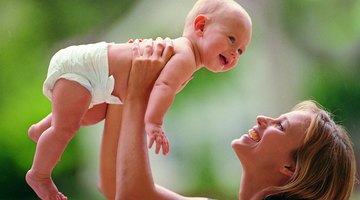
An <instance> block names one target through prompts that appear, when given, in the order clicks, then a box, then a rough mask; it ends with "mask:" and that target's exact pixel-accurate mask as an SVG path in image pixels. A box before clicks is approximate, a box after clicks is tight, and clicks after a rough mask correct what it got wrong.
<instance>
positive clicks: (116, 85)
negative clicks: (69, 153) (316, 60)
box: [26, 0, 252, 199]
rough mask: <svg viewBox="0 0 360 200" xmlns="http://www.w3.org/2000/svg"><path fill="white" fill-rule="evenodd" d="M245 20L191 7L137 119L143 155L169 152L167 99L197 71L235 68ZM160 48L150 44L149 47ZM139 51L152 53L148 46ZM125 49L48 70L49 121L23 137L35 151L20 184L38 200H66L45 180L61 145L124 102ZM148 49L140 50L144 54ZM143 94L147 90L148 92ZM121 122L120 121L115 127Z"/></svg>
mask: <svg viewBox="0 0 360 200" xmlns="http://www.w3.org/2000/svg"><path fill="white" fill-rule="evenodd" d="M251 32H252V24H251V19H250V17H249V15H248V14H247V12H246V11H245V10H244V9H243V8H242V7H241V6H240V5H239V4H237V3H236V2H235V1H233V0H198V1H197V2H196V4H195V5H194V7H193V8H192V10H191V11H190V13H189V14H188V16H187V18H186V21H185V27H184V32H183V36H182V37H180V38H176V39H174V40H172V43H173V45H174V55H173V56H172V57H171V59H170V60H169V62H168V63H167V64H166V65H165V67H164V69H163V70H162V72H161V74H160V75H159V77H158V79H157V80H156V82H155V85H154V87H153V88H152V92H151V95H150V99H149V102H148V107H147V111H146V116H145V129H146V132H147V134H148V136H149V147H150V148H151V146H152V144H153V143H154V141H156V153H158V152H159V150H160V148H162V149H163V154H164V155H165V154H167V153H168V152H169V145H168V140H167V137H166V135H165V133H164V131H163V129H162V124H163V118H164V116H165V113H166V112H167V111H168V109H169V107H170V106H171V104H172V103H173V100H174V98H175V95H176V94H177V93H178V92H179V91H180V90H181V89H182V88H183V87H184V86H185V85H186V84H187V83H188V82H189V81H190V80H191V79H192V77H193V73H194V72H195V71H197V70H199V69H200V68H201V67H203V66H204V67H206V68H207V69H208V70H210V71H212V72H225V71H228V70H230V69H232V68H233V67H235V66H236V65H237V62H238V59H239V57H240V55H241V54H242V53H243V52H244V51H245V50H246V47H247V45H248V43H249V41H250V39H251ZM161 42H162V40H161V39H157V41H156V42H155V45H154V51H156V50H157V44H160V43H161ZM146 43H147V44H146V45H145V46H147V45H148V46H152V41H151V40H148V41H147V42H146ZM132 45H133V44H131V43H121V44H114V43H105V42H100V43H96V44H88V45H80V46H71V47H68V48H65V49H62V50H60V51H59V52H57V53H56V54H55V55H54V56H53V58H52V59H51V62H50V64H49V70H48V74H47V78H46V80H45V82H44V86H43V92H44V94H45V95H46V96H47V97H48V98H49V99H51V101H52V113H50V114H49V115H48V116H47V117H45V118H44V119H42V120H41V121H40V122H38V123H37V124H34V125H32V126H31V127H30V129H29V136H30V138H31V139H32V140H34V141H35V142H37V148H36V152H35V156H34V161H33V164H32V167H31V169H30V170H29V171H28V172H27V174H26V181H27V183H28V184H29V185H30V187H31V188H32V189H33V190H34V191H35V192H36V194H37V195H38V196H39V197H40V198H41V199H67V198H66V197H65V196H64V195H63V194H61V193H60V192H59V191H58V189H57V188H56V186H55V184H54V182H53V181H52V179H51V172H52V170H53V169H54V167H55V165H56V164H57V162H58V161H59V160H60V158H61V155H62V153H63V151H64V150H65V148H66V146H67V144H68V142H69V141H70V140H71V139H72V138H73V136H74V135H75V134H76V132H77V131H78V130H79V128H80V127H81V126H83V125H91V124H95V123H97V122H99V121H101V120H103V119H104V118H105V114H106V108H107V104H122V100H125V98H126V92H127V81H128V75H129V72H130V69H131V62H132V51H131V49H132ZM151 50H152V48H146V47H145V48H144V54H146V53H148V54H149V55H150V53H149V52H147V51H151ZM149 89H151V88H149ZM119 120H121V119H119Z"/></svg>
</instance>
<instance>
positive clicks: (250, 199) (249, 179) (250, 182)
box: [239, 170, 278, 200]
mask: <svg viewBox="0 0 360 200" xmlns="http://www.w3.org/2000/svg"><path fill="white" fill-rule="evenodd" d="M277 184H278V183H277V178H275V177H273V176H272V175H271V174H266V175H265V174H259V173H254V174H251V173H247V172H246V171H245V170H243V173H242V176H241V181H240V189H239V200H262V199H264V198H265V197H266V196H267V195H269V194H270V193H271V192H270V191H269V187H271V186H277Z"/></svg>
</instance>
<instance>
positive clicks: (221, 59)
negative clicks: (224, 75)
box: [219, 54, 229, 65]
mask: <svg viewBox="0 0 360 200" xmlns="http://www.w3.org/2000/svg"><path fill="white" fill-rule="evenodd" d="M219 57H220V61H221V65H227V64H228V63H229V61H227V59H226V57H225V56H223V55H221V54H220V55H219Z"/></svg>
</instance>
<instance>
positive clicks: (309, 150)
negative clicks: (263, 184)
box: [275, 101, 356, 200]
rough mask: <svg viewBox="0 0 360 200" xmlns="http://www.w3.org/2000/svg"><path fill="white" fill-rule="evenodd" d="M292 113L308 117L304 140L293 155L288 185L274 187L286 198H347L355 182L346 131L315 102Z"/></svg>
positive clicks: (310, 102)
mask: <svg viewBox="0 0 360 200" xmlns="http://www.w3.org/2000/svg"><path fill="white" fill-rule="evenodd" d="M293 111H306V112H310V113H311V114H312V119H311V123H310V126H309V128H308V129H307V131H306V133H305V138H304V141H303V143H302V145H301V146H300V148H299V149H298V150H297V152H296V153H295V154H294V159H295V160H296V169H295V172H294V175H293V177H292V178H291V179H290V180H289V182H288V184H286V185H285V186H281V187H276V188H275V191H276V192H275V194H276V196H282V197H285V198H288V199H317V200H328V199H336V200H345V199H349V198H350V196H351V194H352V190H353V187H354V185H355V181H356V162H355V154H354V150H353V146H352V143H351V141H350V139H349V136H348V134H347V132H346V130H345V129H344V128H343V127H342V126H340V125H337V124H336V123H335V122H334V120H333V119H332V117H331V114H330V113H329V112H327V111H325V110H324V109H323V108H322V107H321V106H320V105H319V104H317V103H316V102H315V101H304V102H301V103H299V104H297V105H296V106H295V107H294V108H293Z"/></svg>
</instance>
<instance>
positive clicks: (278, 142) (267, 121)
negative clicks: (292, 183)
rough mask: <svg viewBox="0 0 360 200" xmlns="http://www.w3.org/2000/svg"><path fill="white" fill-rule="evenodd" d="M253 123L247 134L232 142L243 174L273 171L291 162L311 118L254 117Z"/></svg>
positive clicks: (294, 114)
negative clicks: (255, 123)
mask: <svg viewBox="0 0 360 200" xmlns="http://www.w3.org/2000/svg"><path fill="white" fill-rule="evenodd" d="M256 120H257V125H256V126H254V127H253V128H252V129H250V130H249V134H245V135H243V136H241V137H240V138H239V139H235V140H233V141H232V147H233V149H234V151H235V153H236V155H237V156H238V158H239V159H240V161H241V163H242V166H243V168H244V170H246V169H251V170H257V169H262V170H263V169H267V168H273V169H275V170H276V169H278V168H280V167H281V166H283V165H284V164H286V162H290V161H294V159H293V158H292V156H293V153H294V152H295V151H296V150H297V149H298V148H299V147H300V144H301V142H302V141H303V138H304V133H305V131H306V129H307V128H308V127H309V125H310V120H311V114H310V113H308V112H304V111H293V112H289V113H286V114H283V115H281V116H280V117H278V118H276V119H273V118H269V117H265V116H258V117H257V118H256ZM251 132H252V133H251Z"/></svg>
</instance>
